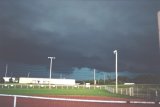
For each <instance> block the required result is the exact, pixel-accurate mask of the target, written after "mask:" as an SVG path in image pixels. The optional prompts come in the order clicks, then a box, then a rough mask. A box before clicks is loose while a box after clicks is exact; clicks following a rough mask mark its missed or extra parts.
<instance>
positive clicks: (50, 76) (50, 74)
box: [48, 57, 56, 88]
mask: <svg viewBox="0 0 160 107" xmlns="http://www.w3.org/2000/svg"><path fill="white" fill-rule="evenodd" d="M48 59H50V60H51V62H50V73H49V79H50V81H49V88H51V86H50V82H51V78H52V59H56V57H48Z"/></svg>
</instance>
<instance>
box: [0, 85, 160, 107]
mask: <svg viewBox="0 0 160 107" xmlns="http://www.w3.org/2000/svg"><path fill="white" fill-rule="evenodd" d="M110 87H111V88H114V86H110ZM143 87H145V86H143ZM148 87H149V86H148ZM120 88H121V89H122V88H124V90H125V88H129V89H130V88H132V87H130V86H129V87H128V86H120ZM141 89H142V87H141ZM131 92H132V91H131ZM0 94H4V95H9V96H3V95H2V96H0V105H3V107H13V102H14V99H15V98H14V97H15V96H14V95H16V96H17V98H16V106H14V107H32V106H34V107H75V106H76V107H91V106H92V107H106V106H108V107H158V106H159V103H158V104H155V102H154V101H152V102H150V101H148V100H147V101H146V100H144V99H139V98H137V97H136V96H130V95H124V94H121V93H119V94H115V93H112V92H109V91H108V90H107V87H105V86H98V87H93V86H91V87H85V86H78V87H77V86H76V87H75V86H52V87H51V89H49V86H47V85H46V86H45V85H34V84H25V85H24V84H23V85H22V84H21V85H20V84H1V85H0ZM12 95H13V96H12ZM19 95H20V96H19ZM21 95H23V96H30V97H21ZM34 97H42V98H34ZM48 98H56V99H54V100H50V99H48ZM59 98H60V99H59ZM61 98H62V99H61ZM64 98H65V99H64ZM68 99H71V100H68ZM79 100H80V101H79ZM119 101H120V102H121V101H122V103H120V102H119ZM134 101H142V102H138V103H135V102H134ZM143 101H145V103H143ZM116 102H118V103H116ZM128 102H129V103H128Z"/></svg>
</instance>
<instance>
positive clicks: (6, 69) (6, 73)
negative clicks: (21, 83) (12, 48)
mask: <svg viewBox="0 0 160 107" xmlns="http://www.w3.org/2000/svg"><path fill="white" fill-rule="evenodd" d="M7 71H8V64H6V72H5V77H7Z"/></svg>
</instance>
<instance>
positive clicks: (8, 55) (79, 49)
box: [0, 0, 160, 76]
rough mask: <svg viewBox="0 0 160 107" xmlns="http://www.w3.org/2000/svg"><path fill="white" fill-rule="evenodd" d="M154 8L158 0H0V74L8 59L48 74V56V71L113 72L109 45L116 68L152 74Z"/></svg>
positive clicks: (158, 66)
mask: <svg viewBox="0 0 160 107" xmlns="http://www.w3.org/2000/svg"><path fill="white" fill-rule="evenodd" d="M159 10H160V0H0V71H1V73H0V74H1V75H2V74H4V72H5V64H6V63H8V64H9V66H10V67H9V69H8V70H9V71H10V72H12V73H13V74H14V72H17V71H19V73H18V74H24V73H26V72H32V71H35V72H36V74H37V75H41V76H44V75H48V73H44V72H46V71H48V70H49V63H50V60H49V59H48V56H55V57H56V60H54V61H53V71H54V72H63V73H66V74H72V73H73V72H74V73H75V72H76V71H77V72H78V71H83V70H84V69H87V70H88V69H90V70H92V69H93V68H95V69H97V71H102V72H113V71H114V63H115V62H114V61H115V55H114V54H113V51H114V50H115V49H117V50H118V59H119V60H118V65H119V69H118V70H119V72H126V71H127V72H130V73H158V72H160V53H159V47H158V24H157V12H158V11H159ZM35 69H36V70H35ZM20 71H21V72H20ZM2 72H3V73H2ZM42 72H43V73H42ZM18 74H16V75H18ZM74 75H75V74H74Z"/></svg>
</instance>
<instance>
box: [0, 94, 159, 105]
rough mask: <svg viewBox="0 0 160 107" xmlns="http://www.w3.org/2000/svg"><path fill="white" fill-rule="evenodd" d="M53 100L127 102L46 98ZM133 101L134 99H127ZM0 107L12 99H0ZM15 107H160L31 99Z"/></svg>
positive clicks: (79, 97)
mask: <svg viewBox="0 0 160 107" xmlns="http://www.w3.org/2000/svg"><path fill="white" fill-rule="evenodd" d="M41 97H52V98H53V97H54V98H71V99H87V100H111V101H113V100H115V101H127V100H128V99H125V98H111V97H95V96H46V95H43V96H42V95H41ZM129 100H134V101H135V99H129ZM0 107H13V97H0ZM16 107H160V104H157V105H156V104H114V103H113V104H112V103H94V102H70V101H53V100H41V99H32V98H17V104H16Z"/></svg>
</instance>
